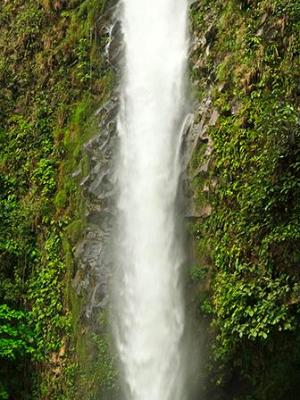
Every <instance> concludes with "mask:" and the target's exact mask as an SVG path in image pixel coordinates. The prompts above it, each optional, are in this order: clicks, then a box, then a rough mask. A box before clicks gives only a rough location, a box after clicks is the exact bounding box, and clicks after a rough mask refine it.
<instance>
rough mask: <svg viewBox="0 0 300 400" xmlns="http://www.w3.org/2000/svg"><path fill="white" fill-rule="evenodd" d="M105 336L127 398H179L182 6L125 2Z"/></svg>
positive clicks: (168, 0) (183, 0) (180, 2)
mask: <svg viewBox="0 0 300 400" xmlns="http://www.w3.org/2000/svg"><path fill="white" fill-rule="evenodd" d="M121 10H122V11H121V14H122V16H121V23H122V31H123V40H124V44H125V62H124V64H125V65H124V68H123V78H122V84H121V94H120V111H119V118H118V133H119V139H120V151H119V156H118V163H117V164H118V165H117V175H118V181H119V192H120V194H119V198H118V215H119V217H118V224H117V225H118V235H117V237H118V243H117V249H116V253H117V262H116V264H117V272H116V275H115V278H114V311H113V314H114V318H113V328H114V336H115V341H116V347H117V350H118V354H119V359H120V364H121V371H122V375H123V380H124V395H125V397H126V399H128V400H183V399H184V398H185V396H184V372H183V358H184V354H183V353H184V352H183V350H182V347H183V346H182V341H183V333H184V325H185V317H184V304H183V298H182V292H181V286H180V270H181V266H182V264H183V259H184V252H183V250H182V243H181V239H180V237H181V235H180V234H179V233H178V229H177V225H178V223H177V221H178V216H177V207H176V204H177V200H178V187H179V181H180V175H181V165H180V163H181V160H180V148H181V141H182V140H181V139H182V132H183V130H184V128H183V126H184V120H185V117H186V110H185V108H186V107H185V103H186V98H185V75H186V61H187V47H188V40H187V26H186V25H187V0H123V1H121Z"/></svg>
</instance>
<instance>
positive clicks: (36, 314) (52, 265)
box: [0, 0, 113, 400]
mask: <svg viewBox="0 0 300 400" xmlns="http://www.w3.org/2000/svg"><path fill="white" fill-rule="evenodd" d="M105 5H106V1H104V0H103V1H95V0H85V1H70V2H65V1H61V0H57V1H52V0H41V1H38V0H11V1H6V2H3V4H1V10H0V53H1V57H0V86H1V93H0V216H1V226H0V303H1V304H3V306H1V308H0V312H1V315H0V319H1V321H0V322H1V323H2V322H3V324H1V328H0V357H1V358H2V360H1V366H0V398H3V399H5V398H7V397H8V396H10V397H13V398H16V399H22V400H25V399H27V398H29V399H33V398H36V399H39V400H41V399H44V398H45V399H46V398H53V399H67V398H74V393H73V392H72V393H73V394H72V393H71V391H70V390H69V388H70V386H72V384H71V381H72V380H74V379H75V375H76V374H75V372H74V369H76V367H75V366H74V365H76V363H74V360H73V359H72V358H74V354H72V351H74V352H75V349H73V347H72V344H71V343H72V342H74V341H75V338H74V337H72V336H71V332H70V320H71V317H70V314H71V311H70V310H69V308H70V307H71V304H70V303H68V300H69V298H70V291H71V288H70V283H69V282H68V280H70V279H72V265H71V264H72V253H71V249H70V246H67V245H65V243H67V241H68V235H69V234H68V230H67V229H66V228H67V225H68V224H69V223H70V224H71V225H72V222H73V221H81V222H77V225H80V224H81V225H84V216H83V212H82V201H81V195H80V193H79V188H78V186H77V185H76V184H75V182H73V180H72V179H71V174H72V173H73V172H74V170H75V169H77V168H78V164H79V160H80V158H81V154H80V153H81V146H82V144H83V143H84V141H85V140H87V138H88V137H89V136H91V135H92V134H93V133H94V131H95V126H94V125H95V124H93V123H91V121H90V116H91V115H92V113H93V111H94V110H95V108H96V107H99V105H100V104H101V102H103V101H105V100H106V99H107V96H108V95H109V93H110V89H111V83H112V81H113V76H112V73H111V71H110V70H109V69H108V68H107V64H106V61H105V59H104V46H105V44H106V40H107V37H106V36H107V32H106V31H105V23H104V22H105V18H106V14H105V13H104V11H105V10H104V7H105ZM100 15H101V18H102V20H101V21H102V23H101V24H96V20H98V19H99V17H100ZM88 121H89V122H88ZM74 226H75V225H74ZM77 231H79V229H77ZM77 238H78V233H73V234H72V238H70V240H75V239H77ZM66 288H68V290H66ZM16 310H18V311H16ZM72 311H73V310H72ZM4 313H6V314H5V315H6V316H4ZM78 324H79V322H78ZM78 329H79V328H78ZM64 347H67V350H66V351H69V354H68V355H66V356H64V357H62V358H63V360H60V361H59V363H60V364H59V367H58V366H56V367H54V366H53V361H52V360H53V359H56V358H57V354H59V353H60V352H61V349H62V348H64ZM58 358H59V357H58ZM57 368H58V369H59V370H60V372H59V376H57ZM70 371H73V372H70ZM32 376H33V378H34V379H33V380H31V377H32ZM72 382H73V381H72ZM33 386H34V387H33ZM68 396H69V397H68Z"/></svg>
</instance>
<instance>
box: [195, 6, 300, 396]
mask: <svg viewBox="0 0 300 400" xmlns="http://www.w3.org/2000/svg"><path fill="white" fill-rule="evenodd" d="M299 12H300V8H299V4H297V2H293V1H275V2H273V1H272V2H270V1H227V2H222V1H216V2H213V3H212V2H209V1H201V2H195V3H194V4H193V6H192V12H191V14H192V24H193V32H194V42H193V46H192V55H191V70H192V77H193V81H194V91H195V96H196V99H197V101H198V109H199V111H198V113H196V115H197V120H196V126H195V128H194V132H193V135H194V147H193V157H192V161H191V165H190V172H191V174H190V176H191V185H190V186H191V191H192V196H193V199H194V201H193V204H194V210H193V217H194V219H196V222H195V223H193V224H192V228H193V229H192V230H193V232H194V234H195V235H194V236H195V240H196V241H197V242H198V259H199V261H198V266H196V267H193V269H192V276H193V277H194V279H195V280H196V281H198V283H199V285H200V294H199V302H200V306H199V309H200V310H201V311H200V312H201V313H202V314H204V316H206V318H210V319H211V322H212V325H211V330H210V335H211V336H210V337H211V338H214V339H211V340H212V344H213V345H214V347H215V349H214V351H213V355H212V359H213V360H212V361H211V362H212V365H214V366H215V367H217V369H214V372H213V373H212V380H213V381H214V382H215V383H216V384H217V385H215V386H216V387H218V386H219V387H220V393H219V394H218V395H217V394H216V398H224V396H225V395H224V393H226V394H227V395H229V398H232V396H234V398H241V399H245V398H251V399H252V398H253V399H259V400H261V399H283V398H288V399H294V398H296V396H297V395H296V393H297V391H298V390H299V387H298V385H299V376H300V375H299V373H300V370H299V311H300V308H299V278H300V276H299V268H298V267H299V260H300V259H299V255H300V253H299V239H300V236H299V235H300V231H299V226H300V225H299V217H300V214H299V194H300V192H299V160H300V159H299V18H300V14H299ZM203 217H204V218H203ZM204 275H205V277H204V278H203V276H204ZM205 291H206V294H205ZM287 354H289V356H287ZM215 367H213V368H215ZM217 370H218V371H219V372H220V371H221V372H220V373H219V372H218V373H217V372H216V371H217ZM287 376H288V377H289V378H288V379H286V377H287ZM208 390H210V389H209V388H208ZM225 397H226V396H225ZM210 398H211V397H210Z"/></svg>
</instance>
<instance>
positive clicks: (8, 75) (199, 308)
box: [0, 0, 300, 400]
mask: <svg viewBox="0 0 300 400" xmlns="http://www.w3.org/2000/svg"><path fill="white" fill-rule="evenodd" d="M114 3H115V2H114V1H105V0H102V1H99V0H98V1H96V0H84V1H83V0H72V1H63V0H41V1H38V0H26V1H24V0H9V1H4V2H3V4H2V5H1V9H0V52H1V56H0V85H1V92H0V142H1V149H0V187H1V197H0V215H1V227H0V258H1V264H0V304H1V305H0V323H1V327H0V359H1V362H0V399H8V398H15V399H22V400H24V399H27V398H28V399H71V398H75V399H76V398H80V397H84V398H87V399H94V398H97V399H98V398H109V399H112V398H115V397H117V383H116V382H117V377H116V373H115V370H114V365H113V360H112V357H111V356H110V355H109V342H110V340H109V338H108V334H107V329H106V325H107V321H106V320H107V316H106V299H107V291H106V282H107V278H108V277H107V273H108V271H109V269H110V260H109V259H107V258H103V257H104V254H105V253H104V252H103V251H102V250H103V249H104V248H105V246H106V244H107V241H109V235H110V213H111V212H112V209H111V207H112V202H111V197H110V196H111V195H112V194H113V182H111V180H110V172H109V171H110V160H111V149H112V147H113V143H114V132H115V127H114V117H115V114H116V95H115V93H114V88H115V87H116V79H115V75H116V69H115V63H116V59H117V57H118V53H119V51H120V49H119V48H118V45H117V42H118V40H115V39H114V38H116V35H117V32H118V25H117V24H116V25H115V26H114V27H111V17H112V15H113V11H114V9H113V7H114ZM299 20H300V7H299V5H298V4H297V2H295V1H289V0H276V1H270V0H264V1H250V0H248V1H246V0H245V1H239V0H229V1H226V2H224V1H215V2H211V1H205V0H203V1H194V2H193V4H192V5H191V25H192V46H191V58H190V60H191V62H190V65H191V66H190V70H191V77H192V82H193V84H192V91H193V92H194V93H193V95H194V99H195V124H194V126H193V128H192V129H191V142H192V144H191V149H190V150H191V160H190V163H189V167H188V181H189V196H190V199H191V202H190V207H189V210H188V211H187V219H188V221H189V222H188V223H189V227H190V232H191V235H192V237H193V243H194V264H193V266H192V267H191V268H190V279H189V285H190V287H191V288H192V289H193V290H192V291H191V293H192V296H193V298H192V300H193V301H192V302H191V304H190V307H191V308H193V307H194V308H195V310H196V314H197V316H196V318H199V320H202V321H203V320H204V321H206V322H207V323H206V324H204V325H205V326H206V325H207V326H209V328H208V329H207V331H206V332H205V334H206V336H207V338H208V340H207V352H208V354H210V356H209V360H208V361H207V371H210V372H207V371H205V374H206V375H207V379H206V382H207V384H206V388H205V391H206V395H207V397H208V398H210V399H221V400H225V399H226V398H229V399H232V398H236V399H239V398H240V399H242V400H245V399H246V398H247V399H257V400H267V399H272V400H276V399H278V400H282V399H283V398H285V399H287V400H288V399H291V400H295V398H296V397H297V393H298V390H299V387H298V386H299V376H300V371H299V363H300V335H299V321H300V319H299V312H300V308H299V299H300V297H299V296H300V276H299V262H300V252H299V248H300V247H299V244H300V231H299V226H300V224H299V222H300V221H299V217H300V209H299V204H300V203H299V196H300V193H299V190H300V189H299V188H300V180H299V176H300V175H299V168H300V158H299V157H300V156H299V137H298V136H299V130H298V128H299V97H298V96H299V83H298V82H299V37H300V36H299V33H300V32H299ZM162 62H163V59H162ZM99 149H100V151H98V150H99ZM99 244H101V246H99ZM99 260H101V263H100V261H99ZM200 334H201V335H203V331H202V330H199V335H200ZM287 355H289V356H287ZM199 379H200V376H199ZM201 379H202V377H201ZM9 396H10V397H9Z"/></svg>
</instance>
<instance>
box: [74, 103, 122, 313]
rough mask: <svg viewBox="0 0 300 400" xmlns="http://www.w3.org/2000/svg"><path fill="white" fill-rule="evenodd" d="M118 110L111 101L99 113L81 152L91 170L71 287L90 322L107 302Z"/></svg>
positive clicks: (85, 186)
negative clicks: (81, 300)
mask: <svg viewBox="0 0 300 400" xmlns="http://www.w3.org/2000/svg"><path fill="white" fill-rule="evenodd" d="M117 107H118V105H117V101H116V99H115V98H112V99H111V100H110V101H109V102H108V103H107V104H105V105H104V106H103V107H102V108H101V109H100V110H98V112H97V115H96V118H97V119H98V120H99V134H97V135H96V136H94V137H93V138H92V139H90V140H89V141H88V142H87V143H86V144H85V145H84V148H83V153H85V154H86V155H87V157H88V160H89V166H90V171H89V174H88V175H87V176H86V177H84V178H83V180H82V181H81V187H82V191H83V195H84V198H85V207H86V215H85V218H86V223H87V226H86V229H85V232H84V237H83V239H82V241H81V242H79V243H78V244H77V246H76V250H75V253H74V256H75V262H76V266H77V272H76V275H75V278H74V280H73V286H74V288H75V289H76V292H77V294H78V295H81V294H83V295H85V296H86V297H87V300H86V308H85V316H86V317H87V318H93V314H94V312H96V311H97V310H99V308H104V307H105V306H106V304H107V300H108V299H107V296H108V290H107V285H108V277H109V273H110V271H111V269H112V265H111V264H112V262H111V259H110V256H109V253H110V252H109V247H110V243H111V231H112V220H113V204H114V195H115V191H116V182H115V181H114V174H113V169H114V162H113V149H114V148H116V143H115V142H116V123H115V119H116V118H115V116H116V113H117Z"/></svg>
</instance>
